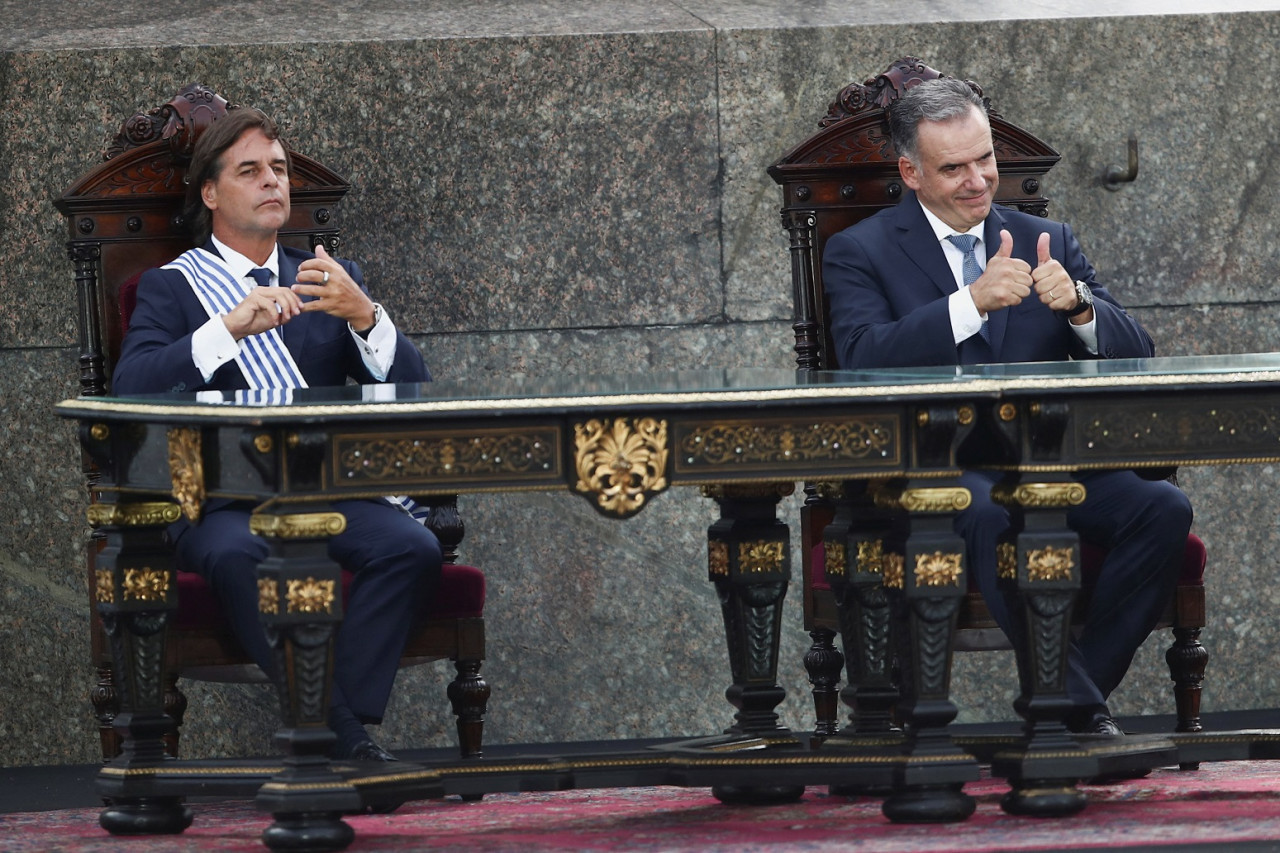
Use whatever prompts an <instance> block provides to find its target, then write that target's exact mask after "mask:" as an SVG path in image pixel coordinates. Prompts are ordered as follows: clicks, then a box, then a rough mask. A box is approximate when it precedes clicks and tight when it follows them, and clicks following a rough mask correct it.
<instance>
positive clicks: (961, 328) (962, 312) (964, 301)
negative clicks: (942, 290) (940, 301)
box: [947, 287, 982, 346]
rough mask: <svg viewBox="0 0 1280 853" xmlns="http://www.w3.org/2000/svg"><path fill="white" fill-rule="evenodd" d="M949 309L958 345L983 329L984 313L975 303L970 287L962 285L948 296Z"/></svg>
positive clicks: (952, 331) (953, 333) (952, 332)
mask: <svg viewBox="0 0 1280 853" xmlns="http://www.w3.org/2000/svg"><path fill="white" fill-rule="evenodd" d="M947 310H948V311H949V312H950V314H951V335H952V337H954V338H955V344H956V346H960V344H961V343H963V342H964V341H967V340H969V338H972V337H973V336H974V335H976V334H978V332H981V331H982V315H981V314H979V313H978V306H977V305H974V304H973V296H972V295H970V293H969V288H967V287H962V288H960V289H959V290H957V291H956V292H955V293H953V294H951V295H950V296H948V297H947Z"/></svg>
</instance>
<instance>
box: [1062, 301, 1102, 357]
mask: <svg viewBox="0 0 1280 853" xmlns="http://www.w3.org/2000/svg"><path fill="white" fill-rule="evenodd" d="M1067 323H1068V325H1070V326H1071V331H1073V332H1075V333H1076V337H1077V338H1079V339H1080V343H1082V344H1084V348H1085V349H1087V350H1088V351H1089V354H1090V355H1097V354H1098V309H1097V308H1094V309H1093V319H1092V320H1090V321H1089V322H1087V323H1081V324H1080V325H1079V326H1077V325H1076V324H1075V323H1072V322H1071V321H1070V320H1068V321H1067Z"/></svg>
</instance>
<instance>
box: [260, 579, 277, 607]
mask: <svg viewBox="0 0 1280 853" xmlns="http://www.w3.org/2000/svg"><path fill="white" fill-rule="evenodd" d="M258 612H259V613H272V614H274V613H279V612H280V599H279V597H278V596H277V595H276V581H275V578H258Z"/></svg>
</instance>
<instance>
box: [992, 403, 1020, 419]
mask: <svg viewBox="0 0 1280 853" xmlns="http://www.w3.org/2000/svg"><path fill="white" fill-rule="evenodd" d="M996 415H997V416H998V417H999V418H1000V420H1002V421H1011V420H1013V419H1014V418H1016V417H1017V416H1018V407H1017V406H1015V405H1014V404H1013V403H1001V404H1000V408H999V410H997V412H996Z"/></svg>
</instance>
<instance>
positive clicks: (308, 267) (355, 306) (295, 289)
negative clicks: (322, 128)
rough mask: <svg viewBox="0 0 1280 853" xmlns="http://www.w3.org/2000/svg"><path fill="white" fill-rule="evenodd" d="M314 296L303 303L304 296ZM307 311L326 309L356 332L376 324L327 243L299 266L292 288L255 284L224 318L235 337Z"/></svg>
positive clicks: (367, 302) (362, 295)
mask: <svg viewBox="0 0 1280 853" xmlns="http://www.w3.org/2000/svg"><path fill="white" fill-rule="evenodd" d="M304 296H312V297H315V298H314V299H312V300H310V301H309V302H303V301H302V297H304ZM305 311H323V312H324V313H326V314H332V315H333V316H334V317H338V318H340V319H342V320H346V321H347V322H348V323H350V324H351V328H353V329H355V330H356V331H357V332H363V331H367V330H368V329H370V328H371V327H372V326H373V321H374V308H373V302H372V300H370V299H369V297H368V295H366V294H365V292H364V291H363V290H361V289H360V285H358V284H356V283H355V281H354V280H352V278H351V276H349V275H347V271H346V270H345V269H343V268H342V265H341V264H339V263H338V262H337V261H335V260H334V259H333V258H331V257H329V253H328V252H326V251H325V249H324V246H320V245H317V246H316V256H315V257H314V258H311V259H309V260H305V261H303V262H302V263H301V264H300V265H299V266H298V281H297V283H296V284H294V285H293V286H292V287H255V288H254V289H253V290H251V291H249V295H248V296H246V297H245V298H244V300H243V301H241V302H240V304H239V305H237V306H236V307H235V308H232V309H231V310H230V311H228V312H227V313H226V314H225V315H224V316H223V318H222V322H223V323H224V324H226V327H227V331H229V332H230V333H231V336H232V337H233V338H235V339H236V340H240V339H241V338H245V337H248V336H249V335H257V334H260V333H262V332H265V331H267V330H268V329H274V328H275V327H277V326H283V325H284V324H285V323H288V322H289V321H290V320H292V319H293V318H294V317H297V316H298V315H299V314H301V313H303V312H305Z"/></svg>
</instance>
